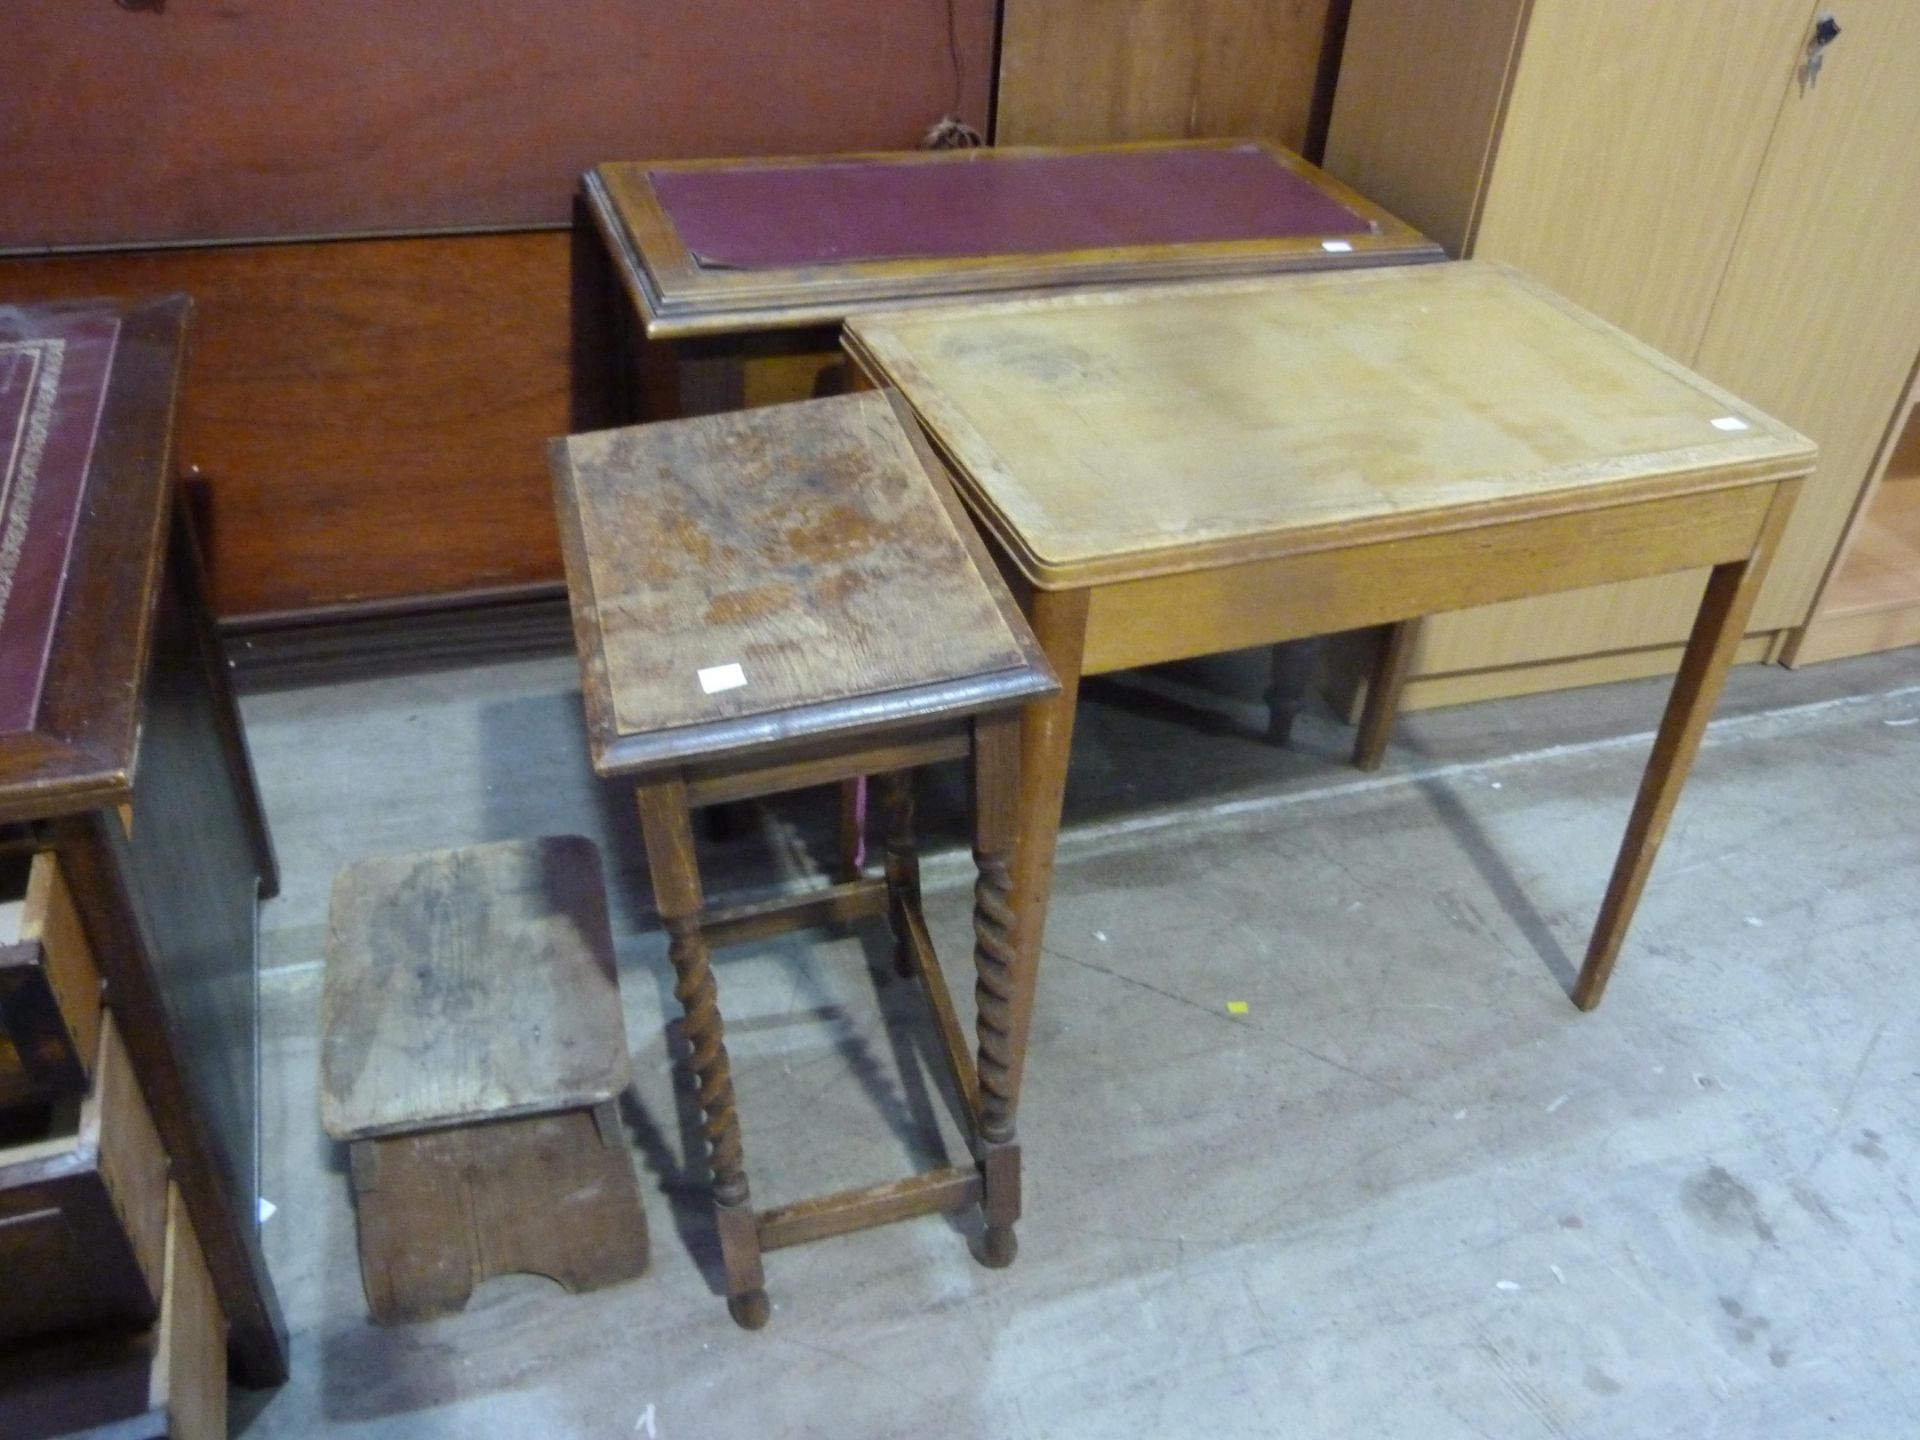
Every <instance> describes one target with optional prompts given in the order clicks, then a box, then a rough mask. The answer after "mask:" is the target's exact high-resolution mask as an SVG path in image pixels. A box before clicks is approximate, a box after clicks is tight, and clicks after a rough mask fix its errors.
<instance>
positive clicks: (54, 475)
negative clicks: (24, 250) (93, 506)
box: [0, 306, 120, 735]
mask: <svg viewBox="0 0 1920 1440" xmlns="http://www.w3.org/2000/svg"><path fill="white" fill-rule="evenodd" d="M119 333H120V320H119V317H118V315H117V314H116V313H115V312H113V311H111V310H100V311H79V312H76V311H74V310H72V309H71V308H65V309H63V310H61V311H59V312H54V311H42V310H36V309H34V308H33V307H31V306H26V307H22V306H0V735H7V734H13V733H17V732H19V731H23V730H28V729H31V728H32V726H33V719H34V713H35V711H36V710H37V709H38V707H39V704H40V689H41V686H42V684H43V683H44V681H45V679H46V666H47V655H48V652H49V650H50V648H51V646H52V643H53V628H54V622H55V621H56V620H57V619H58V617H59V613H60V592H61V589H62V588H63V586H64V583H65V581H66V573H67V557H68V555H69V554H70V553H71V551H72V548H73V537H74V532H75V531H76V530H77V528H78V526H79V522H80V513H81V505H82V501H83V500H84V498H85V494H84V492H85V489H86V478H87V466H88V463H89V461H90V460H91V459H92V456H93V443H94V438H95V436H96V435H97V433H98V430H99V424H100V409H101V405H102V402H103V401H104V400H105V398H106V393H107V375H108V371H109V370H110V369H111V367H112V364H113V352H114V345H115V342H116V340H117V339H118V337H119Z"/></svg>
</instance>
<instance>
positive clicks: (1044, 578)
mask: <svg viewBox="0 0 1920 1440" xmlns="http://www.w3.org/2000/svg"><path fill="white" fill-rule="evenodd" d="M847 345H848V348H849V350H850V351H851V353H852V355H853V357H854V358H855V359H856V360H857V361H858V363H859V365H860V366H861V368H862V370H863V372H864V373H865V374H866V375H867V376H868V377H870V378H871V380H872V381H874V382H876V383H880V384H885V385H890V386H895V387H898V389H899V391H900V393H901V394H902V395H903V396H904V397H905V399H906V400H907V402H908V403H909V404H910V405H911V406H912V407H913V410H914V413H915V414H916V415H917V416H918V417H919V419H920V422H921V424H922V426H923V427H924V429H925V430H926V433H927V435H928V436H929V438H930V439H931V440H932V442H933V444H934V447H935V449H936V451H937V452H938V453H939V454H940V455H941V457H942V458H943V459H944V460H945V461H946V462H947V464H948V466H949V468H950V469H951V470H952V472H953V474H954V476H955V479H956V483H957V485H958V488H959V490H960V493H961V495H962V496H963V498H964V500H965V502H966V504H967V506H968V507H969V509H970V510H971V512H972V513H973V515H974V517H975V519H976V520H977V521H978V523H979V525H980V527H981V529H982V530H983V532H984V533H985V534H986V535H987V536H988V537H990V539H991V542H992V544H993V546H994V548H995V550H996V552H997V554H998V555H999V557H1000V558H1001V559H1002V561H1003V562H1004V568H1006V569H1007V570H1009V571H1010V572H1011V573H1012V574H1013V575H1014V576H1015V577H1017V579H1016V591H1017V593H1018V595H1019V598H1020V600H1021V602H1022V604H1023V606H1024V608H1025V609H1026V612H1027V615H1028V617H1029V619H1031V621H1032V622H1033V626H1034V630H1035V633H1036V635H1037V636H1038V638H1039V641H1040V644H1041V646H1042V648H1043V649H1044V650H1045V651H1046V654H1047V658H1048V659H1049V660H1050V661H1051V662H1052V664H1053V667H1054V670H1055V673H1056V674H1058V676H1059V677H1060V681H1061V686H1062V689H1061V693H1060V695H1059V696H1057V697H1055V698H1052V699H1048V700H1045V701H1042V702H1039V703H1037V704H1035V705H1033V706H1032V707H1030V708H1029V710H1028V711H1027V714H1026V716H1025V719H1024V721H1023V725H1022V742H1021V743H1022V758H1023V765H1024V774H1025V776H1026V785H1025V790H1024V792H1023V796H1022V806H1021V812H1020V863H1019V866H1018V868H1017V872H1016V880H1015V899H1016V901H1017V903H1018V904H1019V906H1020V911H1021V928H1020V938H1019V946H1018V951H1019V961H1018V963H1019V966H1020V969H1021V972H1022V973H1021V976H1020V993H1021V995H1022V996H1031V994H1032V991H1033V970H1034V968H1035V967H1036V965H1037V964H1038V961H1039V956H1040V940H1041V931H1042V926H1043V924H1044V920H1045V914H1046V903H1047V887H1048V879H1049V876H1050V874H1051V871H1052V866H1053V855H1054V846H1055V840H1056V836H1057V832H1058V828H1059V822H1060V805H1061V797H1062V794H1063V791H1064V786H1065V780H1066V772H1067V762H1068V753H1069V748H1070V744H1071V740H1072V735H1073V713H1074V697H1075V694H1076V691H1077V688H1078V683H1079V679H1080V677H1081V676H1082V675H1093V674H1100V673H1102V672H1104V671H1109V670H1117V669H1120V668H1123V667H1129V666H1136V665H1145V664H1153V663H1157V662H1160V661H1168V660H1177V659H1181V658H1184V657H1187V656H1193V655H1202V654H1208V653H1211V652H1215V651H1220V650H1227V649H1235V648H1239V647H1243V646H1248V645H1256V644H1264V643H1269V642H1274V641H1279V640H1283V639H1288V638H1291V637H1295V636H1301V635H1312V634H1319V633H1323V632H1328V631H1335V630H1345V629H1353V628H1358V627H1361V626H1373V625H1383V624H1393V623H1396V622H1400V621H1405V620H1409V619H1412V618H1415V617H1419V616H1423V615H1428V614H1433V613H1437V612H1441V611H1445V610H1451V609H1457V608H1463V607H1466V606H1470V605H1481V604H1486V603H1488V602H1491V601H1496V600H1506V599H1512V598H1515V597H1518V596H1522V595H1533V594H1540V593H1544V592H1548V591H1554V590H1565V589H1573V588H1576V587H1580V586H1586V585H1596V584H1600V583H1602V582H1605V581H1610V580H1619V579H1627V578H1630V577H1633V576H1639V575H1651V574H1657V573H1661V572H1665V571H1674V570H1683V569H1688V568H1691V567H1694V566H1711V567H1712V576H1711V579H1710V580H1709V582H1708V584H1707V588H1706V595H1705V599H1704V600H1703V601H1702V603H1701V607H1700V611H1699V617H1698V619H1697V621H1696V623H1695V626H1694V630H1693V636H1692V639H1691V640H1690V641H1689V642H1688V645H1687V650H1686V655H1685V659H1684V661H1683V663H1682V665H1681V669H1680V675H1679V679H1678V680H1677V681H1676V683H1675V686H1674V690H1673V694H1672V698H1671V700H1670V701H1669V703H1668V706H1667V710H1666V715H1665V717H1664V719H1663V720H1662V721H1661V724H1660V728H1659V732H1658V737H1657V739H1656V740H1655V742H1654V747H1653V758H1652V760H1651V762H1650V763H1649V765H1648V767H1647V771H1646V774H1645V778H1644V779H1643V781H1642V783H1641V787H1640V792H1639V796H1638V799H1637V800H1636V801H1635V803H1634V808H1633V813H1632V818H1631V819H1630V820H1629V822H1628V825H1627V833H1626V839H1625V842H1624V843H1623V845H1622V847H1621V850H1620V855H1619V860H1618V863H1617V864H1616V867H1615V869H1614V873H1613V878H1612V882H1611V884H1610V886H1609V887H1608V890H1607V894H1606V899H1605V901H1604V903H1603V905H1602V907H1601V911H1600V918H1599V922H1598V925H1597V926H1596V928H1595V930H1594V933H1593V938H1592V943H1591V946H1590V948H1589V950H1588V953H1587V958H1586V962H1585V965H1584V967H1583V969H1582V971H1581V973H1580V976H1579V979H1578V982H1577V984H1576V987H1575V990H1574V1000H1575V1002H1576V1003H1577V1004H1578V1005H1580V1006H1581V1007H1582V1008H1583V1009H1590V1008H1591V1007H1593V1006H1594V1005H1596V1004H1598V1003H1599V1001H1600V997H1601V992H1602V990H1603V989H1604V987H1605V985H1606V982H1607V977H1608V974H1609V972H1610V971H1611V969H1612V967H1613V963H1614V959H1615V957H1616V956H1617V954H1618V953H1619V949H1620V944H1621V940H1622V938H1623V937H1624V935H1625V934H1626V930H1627V925H1628V922H1629V920H1630V919H1631V918H1632V914H1633V910H1634V906H1635V903H1636V902H1637V900H1638V898H1639V895H1640V891H1641V888H1642V886H1643V885H1644V884H1645V882H1646V878H1647V874H1648V871H1649V869H1650V868H1651V866H1652V864H1653V859H1654V854H1655V851H1656V850H1657V849H1658V847H1659V843H1660V840H1661V837H1662V835H1663V834H1664V832H1665V830H1666V826H1667V821H1668V818H1669V817H1670V816H1671V814H1672V812H1673V807H1674V805H1675V803H1676V801H1677V800H1678V799H1679V795H1680V788H1681V784H1682V782H1683V781H1684V780H1685V778H1686V774H1687V770H1688V768H1689V766H1690V765H1691V763H1692V760H1693V758H1694V754H1695V752H1696V751H1697V749H1698V747H1699V743H1700V738H1701V734H1702V732H1703V730H1704V729H1705V727H1706V724H1707V720H1708V717H1709V715H1710V714H1711V712H1712V709H1713V705H1714V702H1715V700H1716V698H1717V697H1718V695H1719V692H1720V688H1721V683H1722V681H1723V680H1724V679H1725V676H1726V671H1727V666H1728V663H1729V661H1730V659H1731V656H1732V653H1733V649H1734V647H1735V646H1736V644H1737V643H1738V641H1739V639H1740V636H1741V630H1742V626H1743V623H1744V621H1745V619H1746V617H1747V614H1748V611H1749V609H1750V608H1751V606H1752V603H1753V598H1754V594H1755V591H1756V589H1757V588H1758V585H1759V582H1760V580H1761V578H1762V575H1763V572H1764V570H1765V568H1766V564H1767V561H1768V558H1769V556H1770V555H1771V552H1772V550H1773V546H1774V543H1775V541H1776V539H1777V538H1778V536H1779V534H1780V530H1781V527H1782V525H1784V524H1785V522H1786V519H1787V516H1788V514H1789V512H1790V510H1791V509H1792V506H1793V502H1794V498H1795V496H1796V494H1797V492H1798V489H1799V485H1800V481H1801V479H1802V477H1804V476H1805V475H1806V474H1807V473H1808V472H1809V471H1810V470H1811V469H1812V467H1813V463H1814V447H1813V444H1812V442H1810V441H1809V440H1807V439H1806V438H1805V437H1803V436H1801V435H1798V434H1796V433H1794V432H1793V431H1791V430H1789V429H1787V428H1786V427H1785V426H1783V425H1780V424H1779V423H1777V422H1776V421H1774V420H1771V419H1769V418H1768V417H1767V416H1765V415H1762V414H1760V413H1759V412H1758V411H1756V410H1754V409H1753V408H1752V407H1750V406H1747V405H1745V404H1743V403H1741V402H1740V401H1738V400H1736V399H1735V398H1734V397H1733V396H1731V395H1729V394H1727V393H1726V392H1724V391H1722V390H1720V389H1718V388H1716V387H1715V386H1713V385H1711V384H1709V383H1708V382H1707V381H1705V380H1703V379H1701V378H1700V377H1699V376H1697V375H1694V374H1692V373H1691V372H1689V371H1687V370H1686V369H1684V368H1682V367H1681V366H1680V365H1678V364H1676V363H1675V362H1673V361H1671V360H1668V359H1666V358H1664V357H1663V356H1661V355H1659V354H1657V353H1655V352H1654V351H1652V350H1650V349H1649V348H1648V347H1646V346H1644V345H1642V344H1640V343H1639V342H1637V341H1635V340H1633V339H1632V338H1630V337H1629V336H1627V335H1625V334H1624V333H1622V332H1621V331H1619V330H1617V329H1615V328H1614V327H1613V326H1611V325H1608V324H1606V323H1605V322H1604V321H1602V320H1600V319H1598V318H1597V317H1595V316H1593V315H1590V314H1588V313H1586V312H1585V311H1582V310H1580V309H1578V308H1576V307H1575V306H1574V305H1572V304H1571V303H1570V302H1568V301H1566V300H1564V299H1562V298H1560V297H1559V296H1557V295H1555V294H1553V293H1552V292H1551V291H1549V290H1548V289H1546V288H1545V287H1544V286H1542V285H1540V284H1538V283H1537V282H1535V281H1532V280H1529V279H1527V278H1526V277H1525V276H1522V275H1520V274H1518V273H1517V272H1514V271H1512V270H1509V269H1506V268H1504V267H1500V266H1495V265H1490V264H1485V263H1480V262H1470V263H1458V264H1446V265H1432V266H1418V267H1397V268H1391V269H1379V270H1367V271H1352V272H1348V273H1344V274H1337V275H1298V276H1287V277H1279V278H1274V279H1265V280H1256V281H1237V282H1230V283H1220V284H1211V285H1191V286H1167V287H1160V288H1156V289H1153V290H1150V291H1139V290H1136V291H1127V292H1114V293H1108V294H1089V295H1079V296H1070V297H1061V298H1055V299H1036V300H1021V301H1015V302H1010V303H1002V304H994V305H979V306H974V307H970V308H966V309H953V310H947V311H941V312H920V313H907V314H899V315H887V316H870V317H869V316H863V317H858V318H855V319H854V320H852V321H850V322H849V325H848V337H847ZM1379 698H1380V701H1381V703H1382V704H1383V705H1384V707H1385V710H1384V713H1385V714H1386V715H1388V716H1390V715H1391V713H1392V700H1393V697H1392V696H1391V695H1390V694H1389V695H1385V696H1382V697H1379ZM1028 1018H1029V1017H1028V1016H1027V1014H1026V1013H1025V1012H1022V1013H1021V1014H1020V1015H1019V1016H1018V1017H1017V1019H1016V1027H1015V1029H1016V1035H1024V1033H1025V1026H1026V1024H1027V1021H1028ZM1016 1049H1017V1047H1016Z"/></svg>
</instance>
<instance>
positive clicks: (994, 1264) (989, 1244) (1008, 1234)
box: [980, 1225, 1020, 1270]
mask: <svg viewBox="0 0 1920 1440" xmlns="http://www.w3.org/2000/svg"><path fill="white" fill-rule="evenodd" d="M1019 1253H1020V1242H1019V1241H1018V1240H1016V1239H1015V1238H1014V1234H1013V1227H1012V1226H1011V1225H989V1226H987V1232H986V1234H985V1236H983V1237H982V1239H981V1241H980V1263H981V1264H982V1265H984V1266H986V1267H987V1268H988V1269H989V1270H1004V1269H1006V1268H1007V1266H1009V1265H1011V1264H1013V1257H1014V1256H1016V1255H1018V1254H1019Z"/></svg>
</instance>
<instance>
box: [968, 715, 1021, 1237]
mask: <svg viewBox="0 0 1920 1440" xmlns="http://www.w3.org/2000/svg"><path fill="white" fill-rule="evenodd" d="M1019 806H1020V725H1019V718H1018V716H1016V715H993V716H983V717H981V718H980V719H977V720H975V721H974V726H973V807H974V810H973V860H974V864H975V865H976V866H977V867H978V869H979V878H978V879H977V880H975V882H974V887H973V968H974V977H975V978H974V987H973V997H974V1004H975V1006H976V1008H977V1010H978V1022H977V1023H978V1029H979V1038H980V1049H979V1057H978V1060H977V1062H976V1069H977V1070H978V1073H979V1082H980V1113H979V1151H980V1170H981V1178H982V1183H983V1187H984V1192H985V1193H984V1200H983V1204H982V1209H983V1210H984V1211H985V1215H986V1222H987V1229H986V1236H985V1241H984V1244H983V1246H982V1254H981V1259H982V1261H983V1262H984V1263H985V1264H987V1265H988V1266H991V1267H992V1268H994V1269H999V1268H1000V1267H1002V1266H1005V1265H1011V1264H1012V1263H1013V1257H1014V1254H1015V1251H1016V1246H1015V1242H1014V1234H1013V1225H1014V1222H1015V1221H1016V1220H1018V1219H1019V1218H1020V1142H1019V1139H1018V1137H1017V1133H1016V1131H1015V1127H1014V1112H1015V1109H1016V1107H1017V1106H1018V1103H1019V1098H1020V1075H1019V1069H1018V1065H1017V1063H1016V1062H1017V1059H1018V1056H1017V1054H1016V1049H1015V1047H1016V1045H1018V1046H1021V1048H1024V1036H1016V1033H1015V1028H1014V1015H1015V1006H1016V1003H1017V1001H1018V999H1019V992H1018V985H1019V980H1018V974H1019V972H1018V967H1017V964H1016V961H1017V959H1018V956H1017V953H1016V951H1015V949H1014V942H1015V923H1014V922H1015V919H1016V913H1015V910H1014V905H1013V870H1012V863H1013V853H1014V846H1015V841H1016V837H1017V835H1018V828H1017V822H1018V812H1019Z"/></svg>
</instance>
